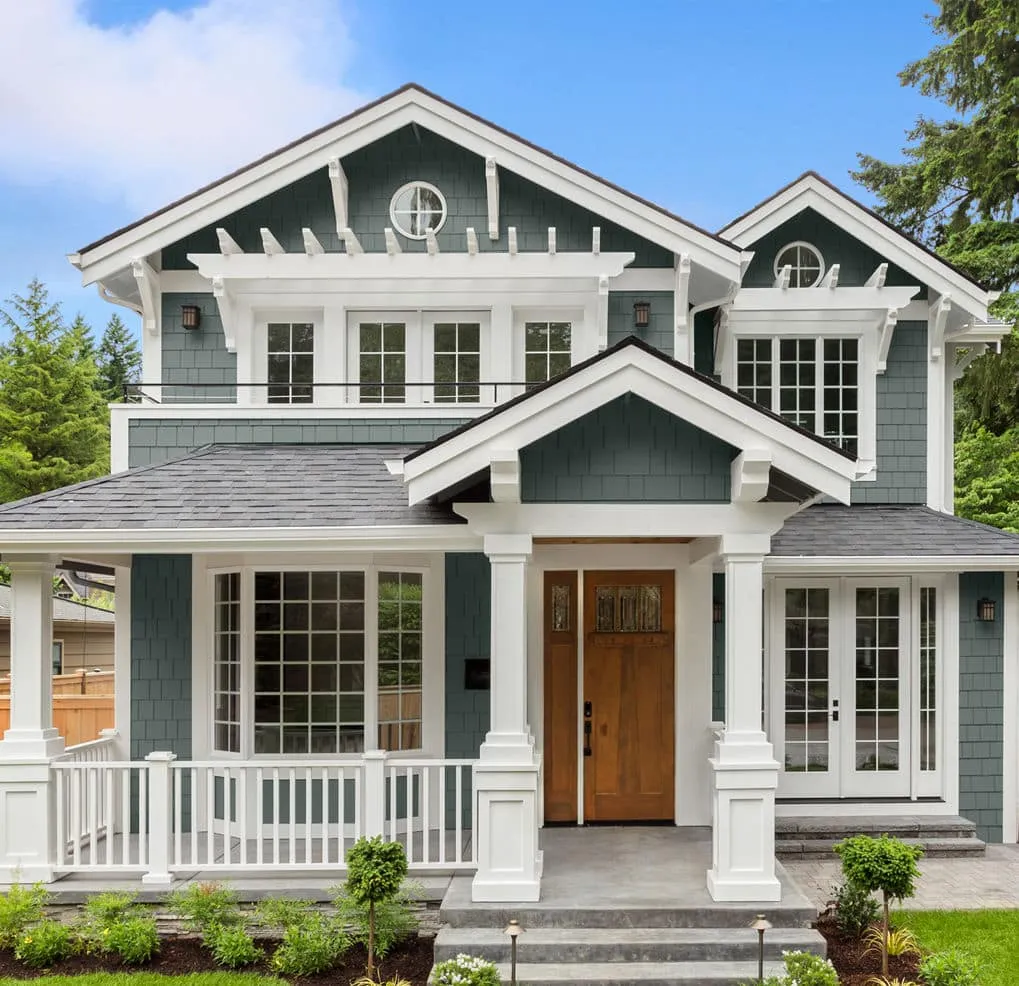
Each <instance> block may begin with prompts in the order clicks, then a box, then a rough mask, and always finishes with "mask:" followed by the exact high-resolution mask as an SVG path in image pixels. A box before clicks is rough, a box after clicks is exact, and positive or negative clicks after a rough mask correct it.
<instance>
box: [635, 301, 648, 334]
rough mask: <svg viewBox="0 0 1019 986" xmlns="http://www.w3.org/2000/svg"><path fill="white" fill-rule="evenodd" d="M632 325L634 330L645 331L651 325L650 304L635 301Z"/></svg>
mask: <svg viewBox="0 0 1019 986" xmlns="http://www.w3.org/2000/svg"><path fill="white" fill-rule="evenodd" d="M633 324H634V327H635V328H638V329H646V328H647V327H648V325H650V324H651V302H650V301H637V302H634V305H633Z"/></svg>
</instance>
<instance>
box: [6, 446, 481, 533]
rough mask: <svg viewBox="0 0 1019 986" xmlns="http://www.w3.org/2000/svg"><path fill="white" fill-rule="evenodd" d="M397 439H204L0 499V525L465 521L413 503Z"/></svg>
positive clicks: (31, 527)
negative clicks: (98, 474) (194, 446)
mask: <svg viewBox="0 0 1019 986" xmlns="http://www.w3.org/2000/svg"><path fill="white" fill-rule="evenodd" d="M409 451H410V448H409V447H407V446H401V445H357V446H355V445H209V446H206V447H204V448H201V449H198V450H197V451H195V452H192V453H190V454H188V455H185V456H182V457H181V458H178V459H172V460H171V461H169V462H164V463H161V464H159V465H154V466H141V467H138V468H135V469H129V470H127V471H126V472H121V473H117V474H115V475H112V476H104V477H102V478H100V479H93V480H89V481H88V482H85V483H78V484H77V485H75V486H68V487H65V488H64V489H60V490H54V491H52V492H50V493H43V494H41V495H40V496H33V497H29V498H28V499H25V500H17V501H15V502H13V503H7V504H3V505H2V506H0V544H2V542H3V534H4V532H5V531H12V530H13V531H28V530H45V531H52V530H55V529H57V530H69V529H73V530H81V529H88V530H97V531H98V530H125V529H126V530H132V529H133V530H146V529H160V530H167V529H178V528H189V529H203V528H209V529H213V528H215V529H222V528H238V529H243V528H249V529H264V528H317V527H328V528H334V527H358V528H364V527H394V526H405V525H412V526H419V525H443V524H463V523H464V521H463V519H462V518H460V517H457V516H456V515H455V514H453V512H452V510H451V509H450V508H449V507H447V506H440V505H436V504H432V503H421V504H418V505H415V506H410V505H408V503H407V493H406V490H405V489H404V487H403V483H402V482H401V481H400V479H399V478H398V477H395V476H393V475H391V474H390V472H389V470H388V469H387V468H386V464H385V460H386V459H394V458H395V459H398V458H400V457H401V456H403V455H406V454H407V452H409Z"/></svg>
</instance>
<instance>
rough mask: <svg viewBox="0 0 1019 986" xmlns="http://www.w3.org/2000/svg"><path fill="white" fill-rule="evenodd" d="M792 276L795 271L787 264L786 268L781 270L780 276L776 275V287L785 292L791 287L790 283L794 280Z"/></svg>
mask: <svg viewBox="0 0 1019 986" xmlns="http://www.w3.org/2000/svg"><path fill="white" fill-rule="evenodd" d="M792 276H793V269H792V267H791V266H790V265H789V264H786V265H785V267H783V268H781V270H779V272H778V274H776V275H775V284H774V286H775V287H776V288H779V289H780V290H782V291H785V289H786V288H788V287H789V282H790V280H791V279H792Z"/></svg>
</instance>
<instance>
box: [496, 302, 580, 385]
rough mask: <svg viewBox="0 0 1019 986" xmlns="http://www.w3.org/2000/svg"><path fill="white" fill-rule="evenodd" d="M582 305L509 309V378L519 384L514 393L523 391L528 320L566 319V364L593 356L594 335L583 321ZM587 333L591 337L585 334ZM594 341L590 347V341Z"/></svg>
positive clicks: (574, 364)
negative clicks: (511, 354) (567, 328)
mask: <svg viewBox="0 0 1019 986" xmlns="http://www.w3.org/2000/svg"><path fill="white" fill-rule="evenodd" d="M586 314H587V313H586V311H585V309H583V308H576V307H573V306H571V307H568V308H566V307H564V308H557V307H555V306H552V305H549V306H548V307H544V306H542V307H533V308H532V307H526V308H524V307H521V308H514V309H513V380H514V381H515V382H516V383H518V384H519V386H518V387H517V388H515V389H516V392H517V393H523V391H524V378H525V375H526V369H525V359H524V354H525V352H526V348H527V344H526V341H525V340H526V331H525V325H526V324H527V323H528V322H569V323H570V366H571V367H573V366H576V365H577V364H578V363H580V362H582V361H583V360H585V359H587V358H588V357H590V356H594V355H595V353H597V351H598V349H597V336H596V333H594V331H593V326H591V325H588V324H587V323H586V321H585V317H586ZM589 337H591V338H589ZM592 342H593V343H594V345H593V347H592V345H591V343H592Z"/></svg>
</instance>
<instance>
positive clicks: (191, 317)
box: [180, 305, 202, 329]
mask: <svg viewBox="0 0 1019 986" xmlns="http://www.w3.org/2000/svg"><path fill="white" fill-rule="evenodd" d="M180 324H181V325H183V326H184V328H185V329H197V328H198V326H199V325H201V324H202V310H201V308H199V307H198V306H197V305H181V306H180Z"/></svg>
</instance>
